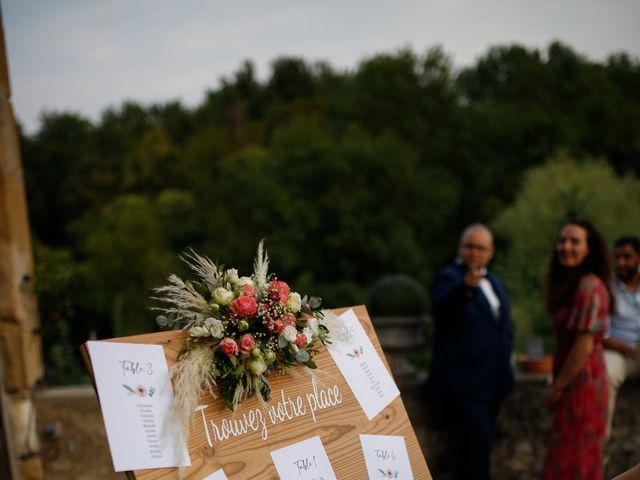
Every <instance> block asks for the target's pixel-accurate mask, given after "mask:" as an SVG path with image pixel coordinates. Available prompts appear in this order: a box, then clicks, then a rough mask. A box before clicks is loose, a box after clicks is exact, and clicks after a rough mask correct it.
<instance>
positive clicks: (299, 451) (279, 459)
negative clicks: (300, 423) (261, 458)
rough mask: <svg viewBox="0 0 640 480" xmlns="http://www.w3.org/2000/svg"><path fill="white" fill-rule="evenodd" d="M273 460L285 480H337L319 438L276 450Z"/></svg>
mask: <svg viewBox="0 0 640 480" xmlns="http://www.w3.org/2000/svg"><path fill="white" fill-rule="evenodd" d="M271 458H272V459H273V463H274V465H275V466H276V470H277V471H278V475H280V478H281V479H283V480H336V476H335V474H334V473H333V468H332V467H331V463H329V457H327V452H326V450H325V449H324V445H322V441H321V440H320V437H319V436H317V435H316V436H315V437H311V438H308V439H307V440H303V441H302V442H298V443H294V444H293V445H289V446H288V447H284V448H281V449H279V450H274V451H273V452H271Z"/></svg>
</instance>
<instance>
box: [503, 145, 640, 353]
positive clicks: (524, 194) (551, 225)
mask: <svg viewBox="0 0 640 480" xmlns="http://www.w3.org/2000/svg"><path fill="white" fill-rule="evenodd" d="M577 217H581V218H587V219H589V220H591V221H592V222H593V223H594V224H595V225H596V226H597V227H598V229H600V230H601V231H602V233H603V234H604V235H605V237H606V238H607V240H608V241H609V242H612V241H613V240H614V239H615V238H616V237H618V236H620V235H623V234H628V233H635V234H637V233H638V232H640V220H639V219H640V180H638V179H637V178H635V177H632V176H624V177H620V176H618V175H617V174H616V173H615V171H614V170H613V169H612V168H611V166H610V165H608V164H607V163H606V162H604V161H602V160H593V159H583V160H577V159H575V158H572V157H570V156H568V155H567V154H566V153H563V152H560V153H558V154H557V155H556V156H555V157H553V158H551V159H550V160H549V161H548V162H547V163H546V164H545V165H543V166H540V167H535V168H533V169H531V170H530V171H528V172H527V174H526V175H525V179H524V182H523V185H522V189H521V190H520V193H519V194H518V196H517V197H516V200H515V202H514V203H513V205H511V206H510V207H508V208H506V209H505V210H503V211H502V212H501V213H500V214H499V215H498V216H497V218H496V219H495V221H494V222H493V223H492V228H493V229H494V231H495V234H496V240H497V243H498V244H499V246H500V248H499V249H498V254H497V258H496V270H498V271H499V272H500V273H501V275H502V276H503V277H504V280H505V282H506V283H507V285H508V287H509V289H510V292H511V294H512V302H513V318H514V322H515V324H516V332H517V339H518V345H519V346H522V341H523V339H524V338H525V337H526V336H527V335H530V334H533V333H535V334H543V335H547V336H548V335H549V334H550V332H551V321H550V319H549V318H548V317H547V315H546V314H545V313H544V307H543V301H542V282H543V277H544V273H545V270H546V266H547V262H548V261H549V257H550V255H551V252H552V249H553V245H554V241H555V235H556V234H557V232H558V230H559V229H560V227H561V226H562V224H563V223H564V222H565V221H566V220H568V219H570V218H577Z"/></svg>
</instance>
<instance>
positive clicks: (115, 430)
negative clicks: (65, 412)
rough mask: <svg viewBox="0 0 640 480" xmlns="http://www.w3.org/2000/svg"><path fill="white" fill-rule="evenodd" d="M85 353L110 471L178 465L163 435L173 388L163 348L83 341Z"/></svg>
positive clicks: (170, 442)
mask: <svg viewBox="0 0 640 480" xmlns="http://www.w3.org/2000/svg"><path fill="white" fill-rule="evenodd" d="M87 349H88V351H89V356H90V357H91V365H92V368H93V374H94V378H95V381H96V389H97V390H98V396H99V398H100V407H101V409H102V416H103V418H104V422H105V429H106V431H107V439H108V441H109V449H110V450H111V458H112V460H113V466H114V469H115V471H117V472H121V471H127V470H140V469H146V468H165V467H176V466H178V455H177V452H176V449H175V446H176V439H175V438H173V437H170V436H169V435H163V433H164V421H165V418H166V415H167V412H168V410H169V406H170V405H171V402H172V401H173V390H172V388H171V382H170V379H169V369H168V367H167V362H166V359H165V357H164V351H163V349H162V347H161V346H160V345H138V344H131V343H115V342H88V343H87ZM184 455H185V457H184V458H186V459H187V464H189V461H188V454H187V453H186V452H185V453H184Z"/></svg>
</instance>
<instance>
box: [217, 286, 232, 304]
mask: <svg viewBox="0 0 640 480" xmlns="http://www.w3.org/2000/svg"><path fill="white" fill-rule="evenodd" d="M234 298H235V296H234V295H233V292H231V291H229V290H227V289H226V288H223V287H218V288H216V289H215V290H214V291H213V299H214V300H215V302H216V303H218V304H220V305H227V304H228V303H229V302H230V301H231V300H233V299H234Z"/></svg>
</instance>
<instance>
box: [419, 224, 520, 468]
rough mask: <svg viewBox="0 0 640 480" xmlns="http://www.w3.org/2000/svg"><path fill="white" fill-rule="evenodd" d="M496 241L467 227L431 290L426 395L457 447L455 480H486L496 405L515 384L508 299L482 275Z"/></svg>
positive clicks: (497, 284)
mask: <svg viewBox="0 0 640 480" xmlns="http://www.w3.org/2000/svg"><path fill="white" fill-rule="evenodd" d="M493 253H494V248H493V237H492V235H491V232H490V231H489V229H488V228H487V227H485V226H484V225H482V224H478V223H476V224H472V225H469V226H468V227H467V228H466V229H465V230H464V232H463V233H462V236H461V237H460V243H459V245H458V258H457V259H456V262H455V263H454V264H452V265H450V266H448V267H446V268H444V269H443V270H442V271H440V272H439V274H438V275H437V277H436V279H435V280H434V282H433V285H432V288H431V302H432V314H433V320H434V326H435V335H434V346H433V356H432V361H431V369H430V372H429V391H430V393H431V395H432V396H433V397H435V399H436V401H437V404H438V405H440V407H441V408H442V413H443V414H444V419H445V421H446V423H447V425H448V426H449V427H450V428H451V429H452V430H453V431H454V432H455V434H456V436H455V438H456V439H457V440H458V442H457V443H458V445H457V446H458V448H459V453H460V456H459V460H458V462H457V466H458V467H459V470H461V471H459V472H458V474H459V478H464V479H465V480H471V479H483V480H487V479H489V478H490V474H489V466H490V453H491V435H492V432H493V427H494V424H495V420H496V416H497V414H498V410H499V407H500V403H501V402H502V399H503V398H504V396H505V394H506V393H507V392H508V391H509V389H510V388H511V386H512V384H513V372H512V370H511V347H512V333H511V319H510V316H509V299H508V297H507V291H506V289H505V287H504V285H503V284H502V282H501V281H500V279H499V278H498V277H497V276H496V275H494V274H493V273H491V272H488V271H487V265H488V264H489V262H490V261H491V259H492V257H493Z"/></svg>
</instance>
